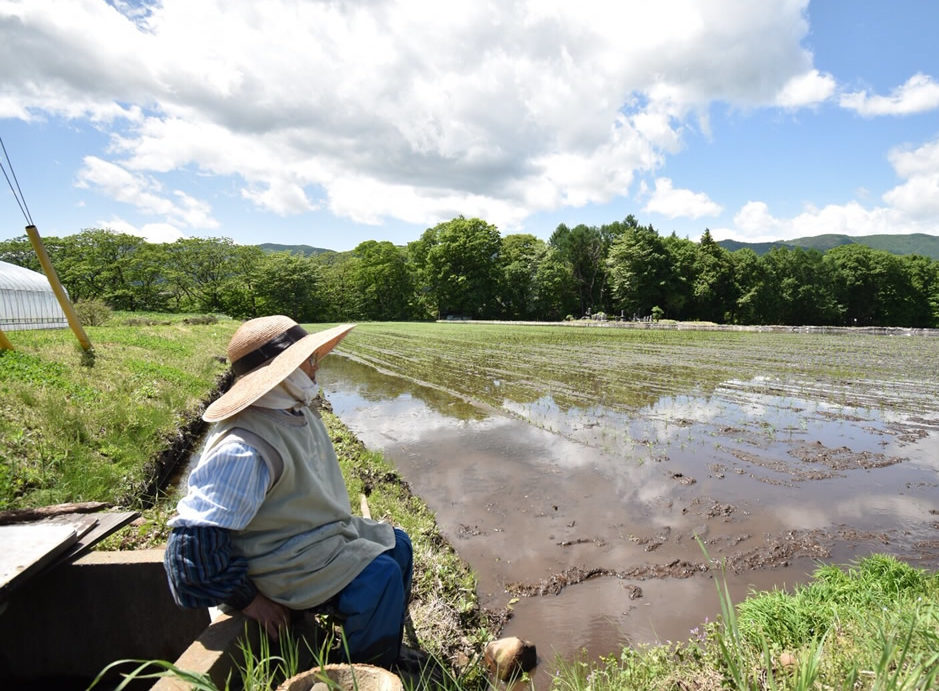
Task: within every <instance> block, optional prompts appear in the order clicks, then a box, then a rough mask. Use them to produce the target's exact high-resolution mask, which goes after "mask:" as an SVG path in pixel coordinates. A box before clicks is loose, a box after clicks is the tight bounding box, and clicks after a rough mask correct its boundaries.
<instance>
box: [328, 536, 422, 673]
mask: <svg viewBox="0 0 939 691" xmlns="http://www.w3.org/2000/svg"><path fill="white" fill-rule="evenodd" d="M413 571H414V564H413V550H412V548H411V539H410V538H409V537H408V535H407V533H405V532H404V531H403V530H400V529H399V528H395V546H394V547H393V548H391V549H389V550H388V551H386V552H383V553H382V554H379V555H378V556H377V557H375V559H373V560H372V562H371V563H370V564H369V565H368V566H366V567H365V568H364V569H363V570H362V572H361V573H359V575H358V576H356V577H355V578H354V579H353V580H352V582H351V583H350V584H349V585H347V586H346V587H345V588H343V589H342V591H341V592H340V593H339V595H338V596H337V599H336V608H337V610H338V611H339V614H340V616H341V617H343V619H344V621H343V625H342V628H343V632H344V633H345V638H346V645H347V646H348V649H349V660H350V662H367V663H370V664H373V665H379V666H381V667H389V666H390V665H391V664H392V663H393V662H394V661H395V660H396V659H397V657H398V651H399V650H400V649H401V636H402V633H403V629H404V615H405V613H406V612H407V606H408V600H409V599H410V597H411V576H412V574H413Z"/></svg>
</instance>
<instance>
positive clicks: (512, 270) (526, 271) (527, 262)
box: [499, 234, 545, 320]
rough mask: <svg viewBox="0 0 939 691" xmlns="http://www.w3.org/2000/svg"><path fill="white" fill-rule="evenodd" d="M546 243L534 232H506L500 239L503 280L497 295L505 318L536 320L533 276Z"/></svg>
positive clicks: (502, 315)
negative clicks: (510, 233) (532, 233)
mask: <svg viewBox="0 0 939 691" xmlns="http://www.w3.org/2000/svg"><path fill="white" fill-rule="evenodd" d="M544 251H545V243H544V242H543V241H542V240H539V239H538V238H536V237H535V236H534V235H529V234H517V235H506V236H505V237H504V238H502V250H501V258H502V280H501V283H500V287H499V296H500V300H501V303H502V307H501V315H500V316H501V317H502V318H504V319H522V320H525V319H535V318H537V311H536V309H535V299H534V298H535V275H536V273H537V271H538V264H539V258H540V257H542V256H543V255H544Z"/></svg>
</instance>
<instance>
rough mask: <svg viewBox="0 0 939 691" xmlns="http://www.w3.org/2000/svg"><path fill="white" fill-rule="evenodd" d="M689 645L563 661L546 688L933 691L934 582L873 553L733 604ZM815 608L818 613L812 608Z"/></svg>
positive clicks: (936, 677) (936, 658)
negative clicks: (792, 586)
mask: <svg viewBox="0 0 939 691" xmlns="http://www.w3.org/2000/svg"><path fill="white" fill-rule="evenodd" d="M716 582H717V591H718V598H719V600H720V604H721V611H722V614H721V617H720V619H719V620H718V621H715V622H710V623H709V624H707V625H705V626H704V627H703V628H702V629H701V630H700V631H695V632H694V634H695V635H693V636H692V637H691V638H690V639H689V640H688V641H685V642H680V643H670V644H668V645H658V646H644V647H640V648H636V649H633V648H625V649H623V651H622V652H621V653H620V654H619V655H613V656H609V657H606V658H603V659H602V660H601V661H599V662H595V663H587V662H584V661H562V663H561V665H560V673H559V675H558V677H557V679H556V680H555V683H554V688H556V689H563V690H564V691H586V690H587V689H611V690H614V691H620V690H622V691H627V690H632V689H662V690H665V689H728V688H730V689H741V690H744V689H745V690H748V691H749V690H751V689H752V690H757V689H786V690H792V691H808V690H809V689H844V690H848V689H872V690H873V689H877V690H883V691H887V690H899V689H907V690H912V689H922V690H924V691H925V690H926V689H934V688H936V685H937V683H939V575H937V574H929V573H927V572H925V571H922V570H918V569H914V568H913V567H911V566H909V565H906V564H903V563H901V562H899V561H897V560H895V559H893V558H892V557H889V556H885V555H873V556H870V557H867V558H865V559H864V560H862V561H861V562H859V563H858V564H856V565H854V566H852V567H849V568H839V567H837V566H830V565H829V566H820V567H819V568H818V570H817V571H816V573H815V575H814V578H813V580H812V581H811V582H810V583H809V584H807V585H806V586H804V587H801V588H798V589H796V590H795V591H794V592H793V593H788V594H787V593H785V592H782V591H771V592H759V593H752V594H751V595H750V596H749V597H748V598H747V599H746V600H744V601H743V602H741V603H739V604H737V605H736V606H735V605H734V603H732V602H731V600H730V597H729V595H728V593H727V590H726V586H724V581H723V578H722V576H721V575H720V573H718V577H717V579H716ZM820 609H821V610H822V611H819V610H820Z"/></svg>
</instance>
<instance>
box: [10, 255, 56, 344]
mask: <svg viewBox="0 0 939 691" xmlns="http://www.w3.org/2000/svg"><path fill="white" fill-rule="evenodd" d="M68 325H69V324H68V319H67V318H66V316H65V312H63V311H62V307H61V306H60V305H59V301H58V300H57V299H56V296H55V293H54V292H53V290H52V287H51V286H50V285H49V281H48V279H47V278H46V277H45V276H44V275H43V274H41V273H38V272H36V271H32V270H31V269H27V268H25V267H22V266H17V265H16V264H10V263H8V262H4V261H0V331H27V330H32V329H64V328H67V327H68Z"/></svg>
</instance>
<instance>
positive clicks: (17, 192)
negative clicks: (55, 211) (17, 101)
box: [0, 137, 35, 226]
mask: <svg viewBox="0 0 939 691" xmlns="http://www.w3.org/2000/svg"><path fill="white" fill-rule="evenodd" d="M0 149H3V158H5V159H6V162H7V167H9V169H10V174H9V175H7V168H6V167H4V165H3V161H0V170H2V171H3V177H5V178H6V180H7V185H9V186H10V192H12V193H13V197H14V198H15V199H16V204H17V206H19V207H20V211H21V212H22V213H23V218H25V219H26V224H27V225H30V226H32V225H35V224H34V223H33V218H32V216H31V215H30V213H29V207H28V206H27V205H26V197H24V196H23V190H21V189H20V181H19V180H17V179H16V172H15V171H14V170H13V162H12V161H11V160H10V155H9V154H8V153H7V148H6V146H4V145H3V137H0ZM11 175H12V176H13V180H12V181H11V180H10V176H11ZM14 183H16V187H15V188H14V186H13V184H14Z"/></svg>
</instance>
